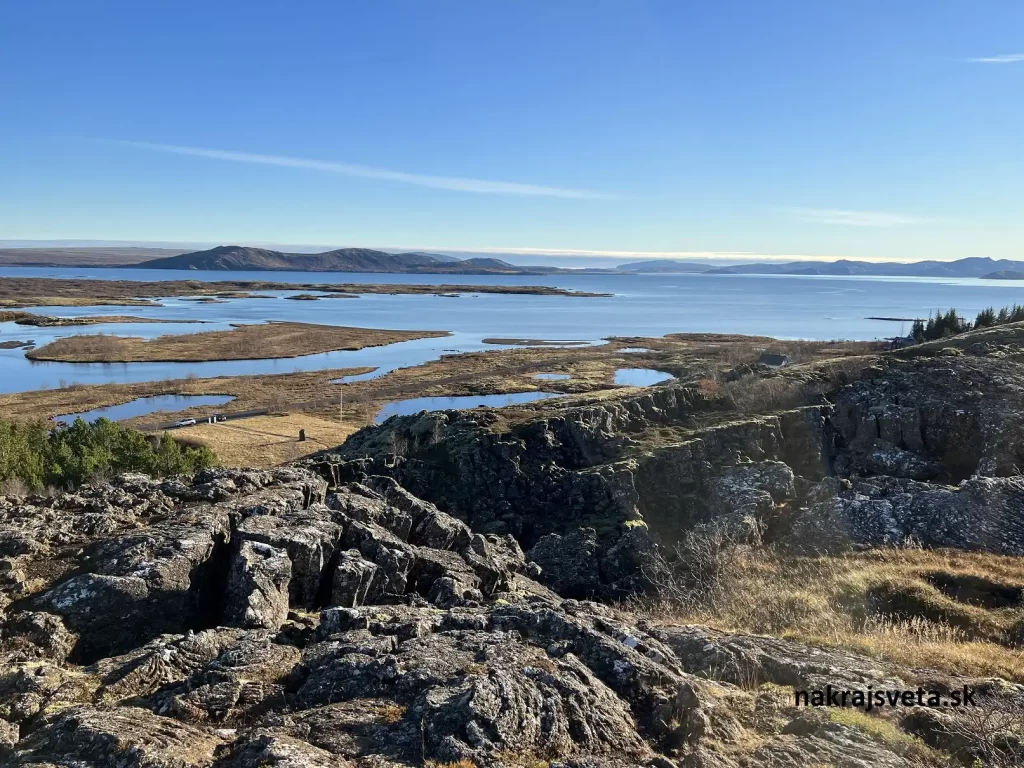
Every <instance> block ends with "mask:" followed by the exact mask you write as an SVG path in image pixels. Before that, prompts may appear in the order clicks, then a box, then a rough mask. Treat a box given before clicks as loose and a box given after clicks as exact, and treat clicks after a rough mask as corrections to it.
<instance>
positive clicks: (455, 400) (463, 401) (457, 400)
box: [373, 392, 561, 424]
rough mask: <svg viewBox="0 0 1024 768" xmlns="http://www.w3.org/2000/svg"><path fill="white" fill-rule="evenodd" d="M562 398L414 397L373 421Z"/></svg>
mask: <svg viewBox="0 0 1024 768" xmlns="http://www.w3.org/2000/svg"><path fill="white" fill-rule="evenodd" d="M552 397H561V395H560V394H558V393H557V392H517V393H515V394H511V395H464V396H461V397H414V398H410V399H409V400H396V401H395V402H393V403H388V404H387V405H385V406H384V407H383V408H381V409H380V410H379V411H377V415H376V416H375V417H374V419H373V423H374V424H383V423H384V422H385V421H387V420H388V419H390V418H391V417H392V416H409V415H411V414H414V413H419V412H420V411H448V410H453V411H454V410H459V409H462V408H479V407H481V406H483V407H487V408H504V407H505V406H508V405H521V404H522V403H532V402H535V401H537V400H547V399H548V398H552Z"/></svg>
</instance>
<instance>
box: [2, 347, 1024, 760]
mask: <svg viewBox="0 0 1024 768" xmlns="http://www.w3.org/2000/svg"><path fill="white" fill-rule="evenodd" d="M1017 366H1018V364H1017V363H1015V362H1014V359H1013V356H1011V355H999V356H994V355H990V356H986V355H985V354H982V353H979V354H977V355H973V354H972V355H965V356H952V357H947V356H942V357H936V358H927V357H919V358H914V359H912V360H897V359H889V358H885V359H882V360H880V361H878V363H877V364H876V365H874V366H872V367H870V368H868V369H867V370H866V372H865V373H864V375H863V376H862V377H859V378H856V379H855V380H851V381H848V382H846V383H843V384H839V383H837V382H834V381H831V380H829V381H825V382H823V381H820V380H817V381H818V384H821V385H822V386H820V387H819V388H818V390H817V392H818V394H817V395H816V396H815V398H813V402H810V401H809V402H808V403H807V404H805V405H802V406H800V407H796V408H789V409H785V410H781V411H777V412H772V413H766V414H761V415H749V414H741V413H739V412H737V411H736V410H735V409H733V408H732V406H731V405H730V403H729V402H728V400H727V399H726V398H724V397H708V396H706V395H705V394H703V393H702V392H700V391H697V390H695V389H692V388H689V387H687V386H684V385H672V386H666V387H662V388H657V389H652V390H650V391H647V392H645V393H644V394H642V395H639V396H631V397H627V398H622V399H619V400H615V399H611V400H601V401H598V402H596V403H594V404H591V405H585V406H576V407H569V408H564V409H562V410H560V411H549V410H542V411H539V412H538V413H537V414H536V415H535V416H534V417H531V418H528V419H526V420H524V421H519V422H513V423H511V424H509V423H506V422H504V421H499V420H498V418H497V417H496V416H495V415H494V414H489V413H486V412H466V413H456V412H451V413H442V414H430V415H425V416H424V415H421V416H412V417H404V418H396V419H393V420H391V421H389V422H388V423H387V424H386V425H384V426H383V427H381V428H378V429H374V430H369V431H365V432H362V433H360V434H358V435H357V436H356V437H355V438H354V439H353V440H352V441H350V443H349V444H347V445H346V446H345V447H344V448H343V450H342V451H340V452H334V453H331V454H325V455H321V456H317V457H314V458H312V459H310V460H308V461H306V462H303V464H302V465H301V466H298V467H291V468H282V469H278V470H273V471H253V470H211V471H204V472H202V473H200V474H198V475H197V476H195V477H191V478H177V479H172V480H166V481H158V480H153V479H150V478H147V477H143V476H138V475H127V476H123V477H120V478H117V479H116V480H114V481H112V482H111V483H108V484H103V485H98V486H95V487H86V488H82V489H81V490H79V491H77V492H76V493H73V494H62V495H58V496H54V497H49V498H43V497H33V498H14V497H7V498H2V499H0V611H2V613H0V661H2V668H3V671H2V673H0V762H2V763H3V764H4V765H8V764H9V765H13V766H26V767H27V766H39V767H40V768H42V766H67V767H68V768H70V767H71V766H119V767H121V766H125V767H127V766H139V768H142V766H157V767H159V766H168V768H170V767H171V766H173V767H174V768H179V767H180V766H215V767H216V768H227V767H229V766H230V767H231V768H257V766H266V765H279V766H349V765H353V766H354V765H371V766H381V767H382V768H383V767H384V766H413V765H422V764H424V763H425V762H426V763H428V764H431V765H445V764H457V765H470V764H472V765H474V766H477V767H478V768H491V767H492V766H506V765H507V766H523V765H531V766H532V765H539V764H542V763H543V764H547V765H559V766H578V767H579V768H583V767H584V766H595V765H601V766H622V768H625V767H626V766H652V768H653V767H655V766H656V767H657V768H673V766H675V767H676V768H678V767H679V766H686V767H687V768H696V767H697V766H711V765H714V766H725V767H726V768H730V767H735V768H740V766H752V765H758V766H762V765H763V766H770V767H771V766H778V767H780V768H781V767H782V766H793V765H811V764H815V763H817V764H826V765H832V764H835V765H854V766H861V765H863V766H867V765H884V766H894V767H895V766H909V765H912V764H913V761H912V759H911V758H909V757H907V753H906V752H905V751H904V750H902V748H901V746H900V744H899V743H897V742H894V741H892V740H891V739H888V738H882V737H881V736H879V733H882V731H880V730H878V729H872V728H861V727H857V726H856V722H855V721H851V722H853V724H852V725H851V724H850V723H849V722H847V721H842V720H840V721H837V720H836V719H835V718H830V717H829V716H828V715H827V713H824V712H821V711H813V712H809V711H807V710H805V709H797V708H795V707H794V705H793V701H792V689H816V688H822V687H824V686H827V685H832V686H846V687H850V688H862V687H866V686H868V685H871V686H874V687H875V688H890V689H902V688H913V687H915V685H916V684H917V682H919V681H920V680H921V676H922V675H925V674H929V673H926V672H924V671H922V670H905V669H900V668H897V667H894V666H893V665H890V664H885V663H882V662H879V661H876V660H873V659H869V658H866V657H863V656H860V655H858V654H855V653H850V652H845V651H836V650H828V649H823V648H813V647H808V646H805V645H802V644H799V643H794V642H790V641H786V640H781V639H777V638H768V637H759V636H751V635H743V634H731V633H726V632H720V631H714V630H711V629H708V628H707V627H702V626H693V625H676V624H672V623H667V622H664V621H656V620H654V619H653V618H647V619H645V620H644V619H640V618H638V617H637V616H635V615H633V614H631V613H630V612H628V611H625V610H622V609H619V608H613V607H611V605H622V603H620V602H618V601H619V600H620V599H622V598H627V597H632V596H635V595H637V594H638V593H642V592H644V591H652V590H657V588H658V587H659V585H660V584H661V581H660V577H661V576H663V575H664V573H663V572H658V570H657V569H658V568H660V567H662V566H661V565H659V564H660V563H662V562H663V561H664V559H665V558H666V557H668V558H671V556H672V550H673V548H674V545H675V544H677V543H679V542H683V541H684V540H686V539H687V538H688V537H690V538H692V535H693V532H698V533H709V535H710V534H714V535H717V536H727V537H728V538H729V539H730V540H733V541H738V542H741V543H743V544H745V545H748V546H751V545H758V544H762V543H771V544H774V545H776V546H780V547H786V548H792V549H797V550H800V551H812V552H814V551H834V550H839V549H844V548H850V547H858V546H874V545H891V544H901V543H903V542H907V541H913V542H915V543H918V544H924V545H926V546H949V547H956V548H961V549H981V550H986V551H994V552H1002V553H1007V554H1017V555H1020V554H1024V528H1022V525H1024V524H1022V522H1021V521H1022V520H1024V485H1022V481H1021V479H1020V476H1019V473H1018V472H1017V471H1016V467H1017V466H1018V465H1019V464H1018V462H1019V461H1020V460H1021V457H1020V455H1019V451H1020V445H1021V442H1020V441H1019V439H1018V438H1019V436H1020V433H1019V429H1018V428H1019V425H1020V419H1021V418H1024V417H1021V416H1020V414H1021V413H1024V408H1021V406H1022V405H1024V403H1021V402H1020V397H1019V392H1020V389H1019V385H1018V381H1019V380H1020V378H1019V377H1018V376H1016V373H1017V372H1018V368H1017ZM750 375H761V374H750ZM764 375H771V376H783V375H787V376H788V375H794V376H797V375H799V376H805V375H809V374H804V373H799V372H798V373H796V374H789V373H785V374H784V373H780V372H772V373H771V374H764ZM814 375H818V374H814ZM738 381H739V382H740V383H742V381H743V379H742V378H740V379H739V380H738ZM801 382H803V380H802V379H801ZM734 383H735V382H734ZM803 383H805V382H803ZM803 383H801V386H803ZM826 384H827V385H828V386H825V385H826ZM821 392H824V395H822V394H821ZM976 393H980V394H976ZM395 445H408V446H409V450H408V451H406V452H405V455H403V456H395V455H393V454H392V452H391V451H392V447H393V446H395ZM684 543H685V542H684ZM679 551H680V552H683V553H685V552H688V551H691V552H692V551H693V550H687V549H685V548H680V550H679ZM874 597H875V598H877V599H881V598H882V597H884V595H875V596H874ZM873 599H874V598H873ZM1013 599H1014V600H1017V601H1019V595H1018V596H1017V597H1014V598H1013ZM602 601H603V602H602ZM610 601H616V602H613V603H610ZM955 682H956V683H957V684H959V682H960V681H955ZM949 684H950V685H952V684H953V682H952V681H951V682H950V683H949ZM985 685H989V686H990V687H992V688H993V689H996V688H999V689H1000V690H1002V689H1003V688H1005V689H1006V691H1003V692H1002V693H999V695H1002V696H1009V697H1019V696H1020V695H1021V693H1020V689H1019V688H1018V687H1014V686H1009V685H996V684H995V683H991V682H990V683H986V684H985ZM1007 691H1008V692H1007ZM939 719H940V720H941V717H939ZM933 721H934V722H933ZM907 722H908V725H907V726H906V727H907V729H908V730H914V732H919V733H921V734H923V735H926V736H927V737H928V738H929V739H933V740H935V742H936V743H938V742H939V741H941V739H940V736H941V734H942V733H943V732H942V731H941V728H940V725H941V723H940V724H939V725H936V722H938V721H935V719H934V718H933V719H932V720H928V719H927V718H924V717H923V716H922V718H918V719H917V720H915V721H914V722H913V723H911V722H910V720H908V721H907Z"/></svg>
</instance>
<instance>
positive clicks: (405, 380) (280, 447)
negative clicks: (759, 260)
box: [0, 329, 869, 466]
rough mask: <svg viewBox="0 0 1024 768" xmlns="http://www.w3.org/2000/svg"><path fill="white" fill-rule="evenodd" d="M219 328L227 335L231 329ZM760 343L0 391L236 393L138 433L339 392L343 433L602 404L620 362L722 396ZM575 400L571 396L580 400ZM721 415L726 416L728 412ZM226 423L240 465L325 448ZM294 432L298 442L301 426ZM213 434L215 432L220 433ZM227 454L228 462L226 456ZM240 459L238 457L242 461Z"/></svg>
mask: <svg viewBox="0 0 1024 768" xmlns="http://www.w3.org/2000/svg"><path fill="white" fill-rule="evenodd" d="M336 330H338V329H336ZM342 330H343V329H342ZM222 333H228V334H230V333H234V331H228V332H222ZM206 335H207V334H200V336H206ZM764 342H765V343H766V344H767V343H769V342H771V340H770V339H766V340H764ZM760 343H761V342H760V340H756V343H753V344H752V342H751V338H750V337H744V336H721V335H708V334H699V335H697V334H694V335H686V334H676V335H671V336H665V337H660V338H632V339H613V340H611V341H610V342H609V343H608V344H604V345H599V346H587V347H577V348H571V349H565V348H555V347H531V348H520V349H507V350H490V351H485V352H476V353H470V354H462V355H445V356H443V357H441V358H440V359H439V360H436V361H433V362H430V363H426V364H425V365H421V366H414V367H409V368H400V369H397V370H395V371H392V372H390V373H388V374H386V375H384V376H381V377H379V378H375V379H370V380H366V381H358V382H353V383H351V384H346V385H344V387H340V386H339V385H337V384H333V383H331V382H332V381H333V380H336V379H339V378H341V377H343V376H351V375H356V374H362V373H368V372H370V371H371V370H372V369H371V368H351V369H335V370H321V371H309V372H296V373H288V374H276V375H269V376H230V377H228V376H226V377H218V378H211V379H199V378H195V377H190V378H187V379H180V380H174V381H156V382H146V383H140V384H107V385H100V386H83V385H78V384H75V383H73V382H72V383H70V384H68V385H63V386H62V387H61V388H59V389H51V390H41V391H36V392H22V393H12V394H4V395H0V415H2V416H5V417H6V418H13V419H19V418H22V417H23V416H24V415H25V414H34V415H36V416H41V417H49V416H56V415H62V414H67V413H78V412H82V411H87V410H91V409H93V408H100V407H105V406H110V405H118V404H120V403H125V402H128V401H130V400H133V399H135V398H137V397H146V396H151V395H160V394H189V395H232V396H234V397H235V400H234V401H232V402H231V403H229V404H227V405H224V406H220V407H216V408H213V407H195V408H189V409H186V410H184V411H180V412H177V413H174V414H168V413H157V414H151V415H149V416H145V417H140V418H137V419H133V420H132V421H131V422H130V423H131V424H132V425H133V426H137V427H139V428H142V429H157V428H160V427H162V426H164V425H166V424H167V423H168V422H170V421H173V420H176V419H179V418H187V417H194V418H197V419H203V418H205V417H207V416H209V415H210V414H211V413H212V412H213V411H223V412H224V413H228V414H235V413H247V412H251V411H268V412H272V413H278V414H283V413H290V414H294V415H311V416H313V417H317V418H320V419H323V420H324V421H325V422H329V423H332V424H333V423H336V419H337V418H338V412H339V408H338V406H339V402H338V397H339V395H340V394H342V393H343V394H344V419H345V429H346V430H348V429H355V428H359V427H362V426H365V425H367V424H371V423H372V422H373V418H374V416H375V415H376V413H377V411H379V410H380V408H381V407H383V406H384V405H386V404H387V403H389V402H391V401H394V400H401V399H406V398H413V397H435V396H457V395H489V394H507V393H510V392H527V391H538V390H543V391H547V392H559V393H563V394H568V395H576V396H578V397H586V398H587V399H588V400H600V399H604V398H606V397H612V396H615V395H616V393H618V392H620V391H621V388H619V387H617V386H616V385H615V384H614V383H613V379H614V375H615V371H616V369H617V368H621V367H654V368H658V369H660V370H665V371H669V372H671V373H673V374H674V375H676V376H677V377H679V378H680V380H682V381H685V382H689V383H692V384H693V385H695V386H699V387H701V388H702V389H704V390H705V394H712V392H710V391H708V390H709V389H715V388H718V389H719V393H720V390H721V388H724V387H725V383H724V381H723V379H722V376H723V374H724V373H725V372H726V371H728V370H730V369H731V368H732V367H733V366H735V365H736V364H737V363H739V364H750V363H753V362H755V361H756V359H757V356H758V355H759V354H760V351H761V348H760ZM771 343H772V344H773V345H774V344H776V343H775V342H771ZM779 344H781V345H782V351H783V352H784V353H788V351H789V349H788V347H787V345H788V344H791V342H780V343H779ZM634 346H642V347H645V348H647V349H649V350H650V351H649V352H643V353H620V352H619V351H618V350H619V349H620V348H623V347H634ZM805 346H806V349H807V354H808V356H809V357H811V358H813V357H814V356H815V355H817V356H819V357H823V358H826V359H831V358H833V357H835V356H836V355H837V354H846V353H862V352H863V351H864V350H865V349H867V348H869V347H867V345H864V344H861V343H852V344H849V345H842V346H838V347H837V346H836V345H834V344H830V343H827V342H811V343H807V344H806V345H805ZM734 347H736V348H738V349H734ZM774 348H775V347H774V346H773V349H774ZM857 359H858V360H864V359H865V358H857ZM793 370H796V369H795V368H794V369H793ZM547 371H559V372H561V373H566V374H569V375H570V377H571V378H570V379H568V380H553V381H552V380H539V379H536V378H535V375H536V374H537V373H541V372H547ZM744 378H745V379H749V380H750V381H751V382H754V381H757V380H759V378H760V377H759V376H758V375H756V374H751V375H749V376H748V377H744ZM744 386H746V385H745V384H744ZM751 386H757V385H753V384H751ZM578 397H577V398H573V400H578ZM565 402H566V401H564V400H561V399H559V400H558V401H554V400H553V401H548V403H547V404H546V405H543V406H540V407H552V408H557V407H561V404H562V403H565ZM531 412H532V411H530V410H526V409H520V408H516V407H512V408H505V409H502V411H501V414H502V423H505V424H510V423H514V422H515V421H517V420H518V419H520V418H527V417H528V416H529V414H530V413H531ZM722 415H723V416H727V412H726V413H723V414H722ZM228 424H232V425H235V426H237V427H238V428H237V429H235V430H233V431H231V432H230V433H229V431H228V430H222V431H214V430H219V429H220V427H222V426H223V425H217V426H216V427H209V428H206V427H202V428H201V430H200V431H201V432H202V433H203V436H202V439H201V440H197V442H205V443H207V444H209V445H211V447H214V448H215V450H216V451H217V453H218V455H220V456H222V457H224V456H229V457H231V456H238V457H241V456H242V455H243V454H244V453H245V450H246V445H249V446H251V447H252V449H253V450H252V453H251V454H250V456H249V458H248V459H247V460H246V461H245V463H247V464H248V465H250V466H268V465H276V464H280V463H282V462H284V461H287V460H290V459H292V458H295V457H296V454H295V453H294V451H295V450H296V449H302V450H305V451H306V452H313V451H316V450H319V449H320V447H321V446H318V445H317V444H316V443H312V442H309V441H307V442H306V443H304V444H299V443H297V442H295V443H289V444H285V443H283V442H281V441H283V440H284V437H282V436H277V437H276V440H278V443H275V445H276V446H277V447H274V448H270V447H268V446H270V445H271V443H272V438H269V437H267V436H266V435H262V434H260V433H261V432H262V431H265V430H263V428H262V427H260V426H258V425H253V428H252V429H251V430H250V431H247V429H246V422H245V421H232V422H228ZM268 424H269V423H268ZM281 424H282V428H281V431H282V432H284V433H286V434H287V435H291V432H290V431H287V430H285V429H284V426H283V422H282V423H281ZM289 429H290V427H289ZM269 431H270V432H276V431H277V430H276V429H271V430H269ZM294 432H295V438H296V440H297V435H298V428H296V429H295V430H294ZM307 434H308V435H310V436H312V437H317V435H318V434H319V431H318V429H315V430H309V429H307ZM326 434H329V433H326ZM345 434H347V432H346V433H345ZM212 435H215V436H216V439H215V438H214V437H212ZM638 437H639V436H638ZM246 438H247V439H246ZM655 438H656V436H644V439H645V440H654V439H655ZM289 439H291V438H290V437H289ZM317 439H319V438H317ZM332 439H333V438H332ZM339 442H341V440H340V439H339ZM228 460H229V461H232V462H233V461H234V459H230V458H229V459H228ZM238 461H241V458H239V459H238Z"/></svg>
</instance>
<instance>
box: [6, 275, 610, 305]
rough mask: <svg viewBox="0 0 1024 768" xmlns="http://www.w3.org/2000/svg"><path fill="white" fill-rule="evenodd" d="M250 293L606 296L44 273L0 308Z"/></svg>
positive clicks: (517, 288) (16, 284) (16, 281)
mask: <svg viewBox="0 0 1024 768" xmlns="http://www.w3.org/2000/svg"><path fill="white" fill-rule="evenodd" d="M253 291H306V292H310V291H316V292H319V293H325V294H337V295H358V294H361V293H386V294H408V293H413V294H442V295H443V294H462V293H513V294H540V295H546V296H605V295H608V294H600V293H586V292H576V291H569V290H566V289H564V288H552V287H550V286H544V285H412V284H409V285H406V284H395V283H389V284H372V285H371V284H362V283H281V282H272V281H269V280H219V281H216V282H212V281H206V280H160V281H151V282H142V281H136V280H55V279H51V278H44V277H8V278H4V280H3V281H2V282H0V307H31V306H44V305H64V306H99V305H104V304H122V305H143V306H146V305H148V306H152V305H153V304H155V303H156V302H154V301H153V299H159V298H164V297H181V296H210V297H213V298H242V297H247V296H248V295H249V294H250V293H251V292H253Z"/></svg>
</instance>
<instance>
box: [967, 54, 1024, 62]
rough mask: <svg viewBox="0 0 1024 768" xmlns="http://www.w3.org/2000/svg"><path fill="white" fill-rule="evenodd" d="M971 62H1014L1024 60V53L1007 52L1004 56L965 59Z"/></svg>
mask: <svg viewBox="0 0 1024 768" xmlns="http://www.w3.org/2000/svg"><path fill="white" fill-rule="evenodd" d="M966 61H969V62H971V63H972V64H1016V63H1017V62H1018V61H1024V53H1007V54H1005V55H1004V56H982V57H979V58H977V59H966Z"/></svg>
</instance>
